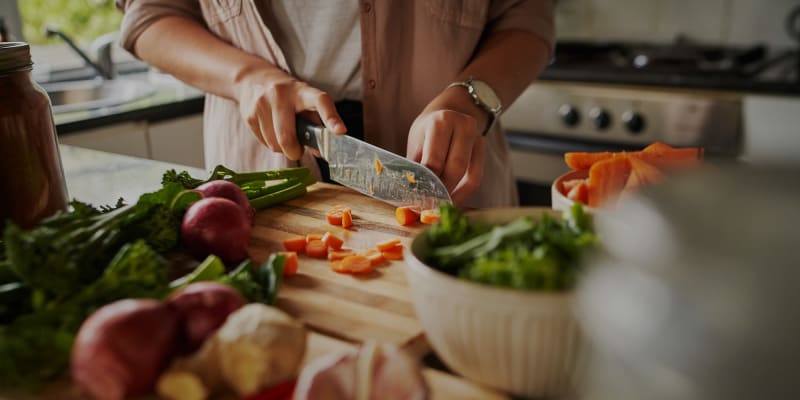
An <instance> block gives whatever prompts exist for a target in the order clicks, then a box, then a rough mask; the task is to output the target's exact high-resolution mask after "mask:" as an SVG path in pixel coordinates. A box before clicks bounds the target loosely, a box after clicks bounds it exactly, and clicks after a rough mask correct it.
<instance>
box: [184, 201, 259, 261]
mask: <svg viewBox="0 0 800 400" xmlns="http://www.w3.org/2000/svg"><path fill="white" fill-rule="evenodd" d="M250 233H251V227H250V221H249V220H248V219H247V216H246V215H245V213H244V211H242V209H241V207H239V206H238V205H237V204H236V203H234V202H232V201H230V200H228V199H223V198H221V197H209V198H205V199H202V200H199V201H197V202H195V203H194V204H192V205H191V206H190V207H189V209H188V210H186V214H184V215H183V222H182V223H181V239H182V240H183V243H184V244H185V245H186V248H187V249H188V250H189V252H190V253H192V255H194V256H195V257H197V258H198V259H202V258H205V257H207V256H208V255H209V254H214V255H216V256H217V257H219V258H220V259H222V261H223V262H225V264H228V265H233V264H236V263H239V262H240V261H242V260H244V259H245V258H247V246H248V244H249V243H250Z"/></svg>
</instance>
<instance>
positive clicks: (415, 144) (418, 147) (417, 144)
mask: <svg viewBox="0 0 800 400" xmlns="http://www.w3.org/2000/svg"><path fill="white" fill-rule="evenodd" d="M420 126H421V124H420V123H419V122H418V121H414V123H413V124H411V129H409V132H408V141H407V143H406V158H408V159H409V160H412V161H416V162H420V161H421V160H422V145H423V143H424V141H425V132H422V131H421V129H423V128H421V127H420ZM420 138H422V139H421V140H420Z"/></svg>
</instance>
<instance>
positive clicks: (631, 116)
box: [622, 111, 646, 135]
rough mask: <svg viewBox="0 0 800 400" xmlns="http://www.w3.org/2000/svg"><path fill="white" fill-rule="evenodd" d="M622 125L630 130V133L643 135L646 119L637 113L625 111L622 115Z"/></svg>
mask: <svg viewBox="0 0 800 400" xmlns="http://www.w3.org/2000/svg"><path fill="white" fill-rule="evenodd" d="M622 123H624V124H625V127H626V128H628V132H630V133H632V134H634V135H635V134H639V133H642V131H643V130H644V128H645V126H646V124H645V122H644V117H643V116H642V114H639V113H638V112H636V111H625V112H624V113H622Z"/></svg>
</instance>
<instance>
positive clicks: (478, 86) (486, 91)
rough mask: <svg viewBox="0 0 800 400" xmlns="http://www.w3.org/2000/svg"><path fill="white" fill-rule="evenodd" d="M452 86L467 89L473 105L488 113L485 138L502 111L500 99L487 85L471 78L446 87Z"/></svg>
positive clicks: (484, 132)
mask: <svg viewBox="0 0 800 400" xmlns="http://www.w3.org/2000/svg"><path fill="white" fill-rule="evenodd" d="M454 86H463V87H465V88H467V93H469V95H470V96H471V97H472V99H473V100H474V101H475V104H477V105H478V107H480V108H482V109H484V110H485V111H486V112H488V113H489V124H487V126H486V129H485V130H484V131H483V136H486V134H487V133H489V131H491V130H492V128H493V127H494V124H495V122H497V118H498V117H500V113H501V112H502V111H503V105H502V104H500V98H499V97H497V94H496V93H495V92H494V90H493V89H492V87H491V86H489V84H488V83H486V82H484V81H482V80H480V79H475V78H473V77H469V78H467V80H465V81H461V82H453V83H451V84H450V85H448V86H447V89H450V88H451V87H454Z"/></svg>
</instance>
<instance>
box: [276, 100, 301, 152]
mask: <svg viewBox="0 0 800 400" xmlns="http://www.w3.org/2000/svg"><path fill="white" fill-rule="evenodd" d="M295 118H296V114H295V110H294V107H292V105H291V104H287V103H286V102H278V103H276V104H275V105H273V107H272V125H273V126H274V127H275V136H276V137H277V139H278V144H280V147H281V149H282V150H283V154H285V155H286V157H287V158H289V159H290V160H292V161H297V160H299V159H300V157H302V156H303V148H302V146H300V143H299V142H298V141H297V136H296V131H297V125H296V120H295Z"/></svg>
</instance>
